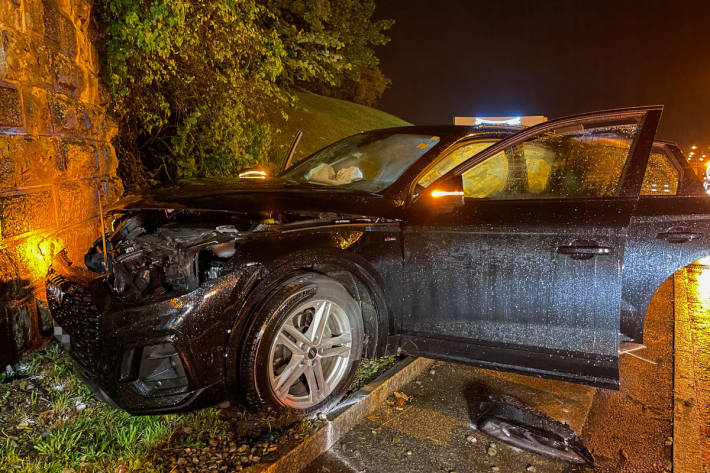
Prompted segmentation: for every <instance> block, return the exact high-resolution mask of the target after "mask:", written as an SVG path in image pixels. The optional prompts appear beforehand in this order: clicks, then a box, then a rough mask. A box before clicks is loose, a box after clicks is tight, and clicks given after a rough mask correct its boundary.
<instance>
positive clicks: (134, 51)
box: [96, 0, 392, 190]
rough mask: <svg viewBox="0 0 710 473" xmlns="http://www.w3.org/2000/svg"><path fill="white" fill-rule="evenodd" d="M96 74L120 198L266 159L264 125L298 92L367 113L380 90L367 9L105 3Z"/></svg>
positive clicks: (379, 29) (157, 0) (235, 2)
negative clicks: (112, 135)
mask: <svg viewBox="0 0 710 473" xmlns="http://www.w3.org/2000/svg"><path fill="white" fill-rule="evenodd" d="M96 8H97V19H98V21H99V27H100V32H101V37H102V48H103V52H102V61H103V63H104V64H103V69H102V74H103V78H104V81H105V82H106V84H107V85H108V90H109V92H110V100H111V104H112V107H111V108H112V112H113V113H114V114H115V116H116V118H117V119H118V122H119V134H118V137H117V143H116V146H117V152H118V155H119V159H120V168H119V173H120V175H121V177H122V178H123V180H124V185H125V186H126V187H127V188H128V189H129V190H136V189H138V188H140V187H143V186H145V185H147V184H152V183H156V182H160V181H165V180H169V179H173V178H177V177H195V176H224V175H233V174H234V173H235V172H236V171H237V170H238V169H240V168H242V167H245V166H250V165H254V164H256V163H264V162H268V160H269V151H270V149H271V127H270V124H269V121H268V117H269V116H273V114H274V113H277V114H282V115H283V114H284V113H285V112H284V110H286V108H287V106H288V105H289V104H291V103H292V102H293V101H294V100H295V96H294V95H293V94H292V91H293V90H295V89H296V88H307V89H310V90H314V91H317V92H321V93H326V94H328V95H331V96H336V97H340V98H347V99H351V100H358V101H360V102H365V103H368V102H369V103H371V102H372V101H373V100H375V99H376V98H377V97H379V95H380V94H381V93H382V92H383V91H384V89H385V88H386V87H387V85H388V80H387V79H386V78H385V77H384V76H383V75H382V73H381V71H380V70H379V67H378V61H377V57H376V56H375V53H374V50H373V46H376V45H381V44H385V43H386V42H387V41H388V38H387V36H386V35H385V31H386V30H387V29H388V28H389V27H390V26H391V24H392V22H391V21H389V20H380V21H373V20H372V15H373V13H374V8H375V4H374V0H364V1H357V0H294V1H291V0H104V1H102V2H98V3H97V4H96Z"/></svg>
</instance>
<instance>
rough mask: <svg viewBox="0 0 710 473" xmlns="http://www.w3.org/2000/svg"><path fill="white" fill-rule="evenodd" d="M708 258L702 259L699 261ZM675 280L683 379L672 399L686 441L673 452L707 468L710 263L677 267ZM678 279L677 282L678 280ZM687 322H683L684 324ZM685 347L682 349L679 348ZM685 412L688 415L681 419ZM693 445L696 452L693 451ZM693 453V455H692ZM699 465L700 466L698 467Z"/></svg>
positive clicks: (694, 466) (691, 465)
mask: <svg viewBox="0 0 710 473" xmlns="http://www.w3.org/2000/svg"><path fill="white" fill-rule="evenodd" d="M708 262H710V261H707V260H702V261H701V263H708ZM678 276H679V277H680V281H679V282H677V283H676V288H678V289H679V290H678V291H677V292H678V296H679V297H683V296H684V297H685V300H684V301H683V302H685V303H686V307H685V312H686V313H685V314H684V313H682V312H681V313H679V314H678V315H677V317H679V318H680V320H679V321H678V322H677V323H678V324H679V326H680V327H682V328H683V330H680V331H678V330H676V334H677V337H683V338H682V339H680V340H676V348H677V351H676V353H677V355H676V356H677V357H678V360H679V362H680V363H682V366H680V367H679V368H680V369H678V371H679V372H682V373H678V374H681V375H682V376H686V377H687V379H678V378H676V379H677V384H681V385H683V388H682V389H683V390H684V392H679V388H678V386H676V393H677V394H678V398H679V399H678V401H677V402H676V417H677V420H676V422H679V420H682V421H683V423H684V424H685V427H686V428H685V429H684V430H682V431H681V433H682V434H686V435H687V437H688V438H689V441H686V442H684V443H683V450H682V451H679V452H677V454H680V455H681V457H682V459H683V460H686V459H689V458H692V460H694V461H692V462H689V465H688V468H686V470H687V471H693V470H695V471H700V470H701V471H703V472H706V473H708V472H710V265H707V264H695V265H691V266H689V267H687V268H685V270H682V271H679V273H678ZM679 283H680V284H679ZM686 324H687V326H686ZM683 348H685V350H683ZM687 412H691V416H690V417H688V418H687V419H683V417H684V416H685V414H686V413H687ZM696 448H697V450H698V451H697V452H696V451H695V450H696ZM693 457H697V458H693ZM699 469H700V470H699Z"/></svg>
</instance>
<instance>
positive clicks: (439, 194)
mask: <svg viewBox="0 0 710 473" xmlns="http://www.w3.org/2000/svg"><path fill="white" fill-rule="evenodd" d="M463 197H464V194H463V178H462V177H461V176H460V175H459V176H449V177H447V178H446V179H443V180H441V181H437V182H435V183H434V184H432V185H431V186H429V187H427V188H426V190H424V192H423V193H422V195H421V197H420V200H422V203H423V204H424V205H425V206H426V207H428V208H430V209H431V210H432V211H433V212H435V213H449V212H452V211H453V210H454V209H456V208H457V207H463V203H464V200H463Z"/></svg>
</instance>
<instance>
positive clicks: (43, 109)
mask: <svg viewBox="0 0 710 473" xmlns="http://www.w3.org/2000/svg"><path fill="white" fill-rule="evenodd" d="M96 36H97V35H96V27H95V23H94V21H93V20H92V2H91V1H87V0H0V370H2V369H3V367H4V366H5V365H6V364H7V363H9V362H11V361H12V360H13V359H14V358H15V357H16V356H17V354H18V353H19V352H21V351H23V350H25V349H27V348H31V347H33V346H37V345H38V344H40V343H42V341H43V340H45V339H46V337H47V336H48V335H50V334H51V322H50V319H49V317H48V313H47V310H46V303H44V302H43V299H44V281H43V279H44V274H45V273H46V271H47V268H48V266H49V263H50V261H51V258H52V257H53V255H54V254H55V253H56V252H57V251H59V250H60V249H62V248H66V249H67V251H68V253H69V257H70V259H72V260H73V261H76V262H83V254H84V252H85V250H86V249H87V247H88V246H89V244H90V243H91V242H92V241H93V240H95V239H96V237H97V235H98V234H99V219H98V203H99V202H98V199H99V198H101V201H102V203H103V204H104V205H107V204H108V203H110V202H112V201H114V200H115V199H116V198H117V196H119V195H120V194H121V192H122V187H121V183H120V180H119V179H118V178H117V177H116V165H117V161H116V156H115V153H114V150H113V148H112V146H111V144H110V142H109V141H110V139H111V137H112V136H113V135H114V134H115V131H116V127H115V124H113V123H112V122H111V121H110V120H109V119H108V118H107V116H106V114H105V109H106V105H105V94H104V93H102V90H101V87H100V84H99V79H98V70H99V60H98V53H97V48H96Z"/></svg>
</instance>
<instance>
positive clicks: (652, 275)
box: [620, 249, 710, 343]
mask: <svg viewBox="0 0 710 473" xmlns="http://www.w3.org/2000/svg"><path fill="white" fill-rule="evenodd" d="M705 258H710V249H704V250H701V251H695V252H689V253H688V254H684V255H682V256H681V257H679V258H674V259H673V260H672V261H670V262H669V263H667V264H666V265H665V266H661V267H659V266H655V267H654V270H652V271H651V270H649V271H646V272H645V277H644V278H642V280H641V281H638V282H637V283H636V284H634V285H633V286H631V285H630V284H628V285H627V284H626V283H625V284H624V288H623V293H624V294H623V296H622V301H621V318H620V331H621V335H622V337H624V338H623V339H622V341H631V342H636V343H643V335H644V324H645V322H646V315H647V313H648V309H649V306H650V305H651V300H652V299H653V297H654V296H655V295H656V293H658V291H659V290H660V288H661V286H662V285H663V284H664V283H665V282H666V281H667V280H668V279H669V278H671V277H674V276H675V274H676V273H677V272H678V271H681V270H683V269H685V268H687V267H689V266H691V265H692V264H693V263H696V262H697V261H699V260H702V259H705Z"/></svg>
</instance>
